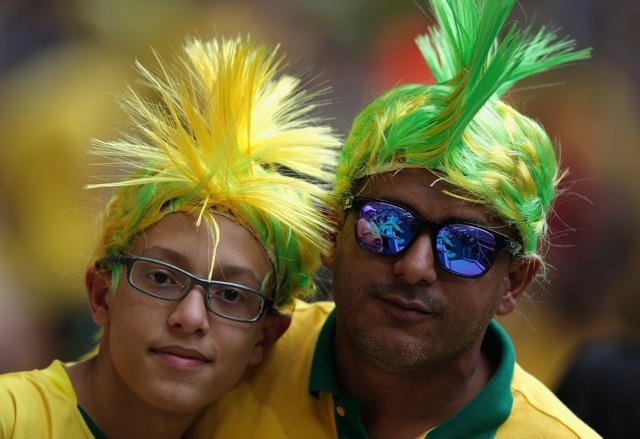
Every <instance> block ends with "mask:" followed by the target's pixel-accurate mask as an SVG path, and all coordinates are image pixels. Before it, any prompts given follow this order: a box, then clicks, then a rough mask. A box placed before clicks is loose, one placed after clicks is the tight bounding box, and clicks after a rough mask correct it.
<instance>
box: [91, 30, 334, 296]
mask: <svg viewBox="0 0 640 439" xmlns="http://www.w3.org/2000/svg"><path fill="white" fill-rule="evenodd" d="M156 58H157V61H158V67H157V69H155V70H150V69H148V68H146V67H144V66H142V65H141V64H140V63H139V62H137V63H136V67H137V70H138V71H139V73H140V74H141V76H142V78H143V81H144V83H145V85H146V86H147V87H148V88H149V89H150V91H152V92H154V93H155V94H156V95H157V96H156V97H157V98H158V99H154V100H148V99H145V98H144V97H143V96H142V95H140V94H139V93H137V92H135V91H134V90H133V89H132V88H131V87H127V89H126V90H125V91H124V92H123V93H122V94H121V95H120V102H121V104H122V106H123V108H124V109H125V111H126V112H127V113H128V115H129V119H130V121H131V122H132V124H133V127H134V129H135V132H134V133H132V134H123V135H122V136H123V137H122V139H120V140H116V141H110V142H103V141H95V142H94V147H93V149H92V152H93V153H95V154H98V155H100V156H102V157H105V158H107V159H108V160H109V161H110V163H111V164H114V165H117V166H119V167H122V166H125V167H130V168H131V167H132V170H131V172H130V174H129V175H128V176H127V177H126V178H125V179H123V180H120V181H115V182H107V183H99V184H93V185H90V186H88V187H113V188H116V190H115V191H114V193H113V195H112V197H111V199H110V201H109V202H108V204H107V208H106V210H105V213H104V220H103V230H102V235H101V241H100V243H99V245H98V247H97V249H96V251H95V254H94V257H95V258H96V259H98V258H101V257H105V256H113V255H120V254H123V253H124V252H126V251H127V250H128V249H129V248H130V246H131V245H132V243H133V240H134V239H135V237H136V236H137V235H138V234H139V233H141V232H142V231H144V230H145V229H146V228H148V227H149V226H151V225H153V224H155V223H156V222H158V221H159V220H160V219H162V218H163V217H164V216H165V215H167V214H169V213H172V212H187V213H190V212H191V213H195V214H197V215H198V222H197V224H198V225H200V223H201V222H204V225H205V226H206V227H208V229H209V230H210V232H211V233H212V235H213V236H219V233H220V229H219V228H218V226H217V224H216V221H215V217H214V214H215V213H219V214H223V215H226V216H229V217H231V218H232V219H234V220H235V221H236V222H238V223H239V224H241V225H243V226H244V227H246V228H247V229H248V230H249V231H251V232H252V233H253V234H254V235H255V236H256V238H257V239H258V240H259V241H260V242H261V243H262V244H263V245H264V247H265V249H266V251H267V253H268V255H269V257H270V259H271V261H272V263H273V265H274V273H273V277H274V278H275V299H276V306H278V307H279V308H281V309H282V308H283V307H286V306H287V305H288V304H290V303H292V299H293V298H294V297H296V296H297V295H298V294H300V293H307V294H312V292H313V287H314V282H313V277H314V274H315V271H316V270H317V268H319V265H320V260H319V259H320V258H319V256H320V254H321V253H322V252H325V251H327V250H328V245H329V244H328V242H327V240H326V239H325V237H324V234H325V233H329V232H331V230H330V227H331V226H330V224H328V222H327V221H326V220H325V217H324V213H323V212H322V209H321V206H324V205H325V204H326V202H327V197H328V191H329V190H330V188H331V186H332V185H333V174H332V171H333V168H334V166H335V162H336V159H337V149H338V147H339V144H340V142H339V139H338V138H337V137H336V135H335V134H334V132H333V130H332V129H331V128H330V127H329V126H328V125H327V124H326V123H324V122H323V120H321V119H319V118H318V117H315V116H312V115H311V114H310V112H312V111H313V110H314V109H315V108H316V106H317V105H318V102H317V99H316V98H317V97H318V96H319V95H321V94H323V93H324V92H325V91H326V88H325V89H318V88H316V89H311V90H305V89H303V88H302V87H301V80H300V79H298V78H296V77H294V76H292V75H290V74H286V73H285V72H284V70H285V67H287V65H286V64H285V61H284V57H283V56H281V55H279V48H278V47H275V48H270V47H268V46H267V45H264V44H261V43H258V42H256V41H255V40H254V39H252V38H251V37H246V38H241V37H237V38H235V39H223V38H219V39H213V40H211V41H206V42H203V41H201V40H199V39H191V40H188V41H187V42H186V43H185V45H184V46H183V49H182V51H181V52H180V53H179V54H178V55H177V56H176V57H175V63H174V64H173V65H168V64H167V63H165V62H163V61H162V60H161V59H160V58H159V57H158V56H156ZM213 260H215V248H214V250H213ZM212 264H213V262H212ZM212 269H213V265H212V266H211V270H212ZM113 270H114V283H117V282H118V280H119V278H120V276H121V270H122V269H121V268H120V267H117V266H114V267H113ZM118 270H120V271H118Z"/></svg>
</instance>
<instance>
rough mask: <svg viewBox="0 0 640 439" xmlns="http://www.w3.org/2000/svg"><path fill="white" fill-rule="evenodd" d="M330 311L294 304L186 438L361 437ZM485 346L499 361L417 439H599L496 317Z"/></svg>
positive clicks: (324, 306)
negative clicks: (474, 391) (528, 363)
mask: <svg viewBox="0 0 640 439" xmlns="http://www.w3.org/2000/svg"><path fill="white" fill-rule="evenodd" d="M332 310H333V304H332V303H328V302H325V303H316V304H306V303H303V302H298V303H297V304H296V311H295V313H294V317H293V321H292V324H291V327H290V328H289V330H288V331H287V332H286V333H285V334H284V335H283V337H282V338H281V339H280V340H279V341H278V342H277V343H276V344H275V345H274V347H273V348H272V350H271V352H269V354H268V355H267V356H266V358H265V360H264V362H263V363H262V364H261V365H258V366H256V367H254V368H252V369H250V371H249V373H248V374H247V375H246V376H245V377H244V379H243V381H242V382H241V383H240V385H239V386H238V387H237V388H236V389H234V390H232V391H231V392H229V393H227V394H226V395H225V396H223V397H222V398H221V399H220V400H218V401H217V402H216V403H214V404H213V405H212V406H210V407H209V408H207V410H206V411H205V412H204V413H203V415H201V417H200V418H199V419H198V421H197V422H196V424H195V425H194V426H193V427H192V429H191V430H190V432H189V435H188V437H193V438H216V439H220V438H222V439H226V438H243V439H247V438H269V439H279V438H293V439H297V438H300V439H316V438H317V439H327V438H338V437H339V438H349V439H356V438H366V437H367V435H366V432H365V430H364V427H363V426H362V423H361V422H360V416H359V402H358V401H355V400H352V399H350V398H348V397H346V396H345V395H343V394H342V393H341V390H340V388H339V385H338V384H337V382H338V381H337V379H336V377H335V374H334V370H333V366H332V365H333V335H334V333H335V313H334V312H332ZM325 321H326V324H325ZM484 348H486V349H488V354H489V355H492V356H494V357H495V358H496V360H497V362H498V369H497V371H496V373H495V374H494V376H493V377H492V379H491V380H490V381H489V383H487V385H486V386H485V387H484V388H483V389H482V391H481V392H480V393H478V395H476V397H475V398H474V399H473V400H472V401H471V402H470V403H469V404H467V405H466V406H465V407H463V408H462V409H461V410H460V411H459V412H458V413H456V414H455V415H454V416H453V417H451V418H450V419H448V420H447V421H446V422H444V423H443V424H441V425H439V426H438V427H436V428H434V429H432V430H430V431H429V432H425V433H424V435H423V436H422V437H425V436H426V437H427V438H428V439H432V438H433V439H436V438H458V437H460V438H465V439H466V438H489V437H490V438H498V439H507V438H508V439H511V438H514V437H531V438H536V439H540V438H549V439H558V438H585V439H586V438H599V437H600V436H599V435H598V434H597V433H595V432H594V431H593V430H592V429H591V428H589V427H588V426H587V425H586V424H585V423H584V422H582V421H581V420H580V419H578V417H576V416H575V415H574V414H573V413H572V412H571V411H570V410H569V409H568V408H566V407H565V406H564V405H563V404H562V402H560V400H559V399H558V398H556V397H555V395H554V394H553V393H552V392H551V391H550V390H549V389H548V388H546V387H545V386H544V385H543V384H542V383H540V382H539V381H538V380H537V379H535V378H534V377H532V376H531V375H529V374H528V373H527V372H525V371H524V370H523V369H522V368H521V367H520V366H518V364H516V363H515V356H514V352H513V345H512V344H511V341H510V339H509V337H508V336H507V334H506V333H505V332H504V330H502V328H500V326H499V325H498V324H497V323H495V322H492V323H491V325H490V327H489V329H488V330H487V336H486V338H485V346H484ZM416 391H423V392H427V391H428V389H416Z"/></svg>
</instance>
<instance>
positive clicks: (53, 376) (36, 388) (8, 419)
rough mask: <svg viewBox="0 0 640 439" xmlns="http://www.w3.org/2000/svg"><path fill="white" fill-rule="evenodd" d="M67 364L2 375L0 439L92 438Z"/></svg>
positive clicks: (55, 363)
mask: <svg viewBox="0 0 640 439" xmlns="http://www.w3.org/2000/svg"><path fill="white" fill-rule="evenodd" d="M93 437H94V436H93V434H92V433H91V430H90V429H89V427H88V426H87V424H86V423H85V421H84V418H83V417H82V413H81V412H80V410H79V409H78V400H77V398H76V393H75V391H74V390H73V387H72V385H71V381H70V380H69V376H68V375H67V372H66V371H65V369H64V365H63V364H62V363H61V362H60V361H58V360H56V361H54V362H53V363H51V365H50V366H49V367H47V368H46V369H43V370H32V371H29V372H15V373H8V374H4V375H0V438H3V439H9V438H17V439H31V438H38V439H46V438H60V439H62V438H64V439H66V438H74V439H76V438H93Z"/></svg>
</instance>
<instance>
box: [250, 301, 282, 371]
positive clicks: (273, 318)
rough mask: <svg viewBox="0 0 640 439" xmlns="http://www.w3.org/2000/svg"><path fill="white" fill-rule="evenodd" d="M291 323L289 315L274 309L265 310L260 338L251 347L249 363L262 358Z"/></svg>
mask: <svg viewBox="0 0 640 439" xmlns="http://www.w3.org/2000/svg"><path fill="white" fill-rule="evenodd" d="M290 325H291V316H290V315H287V314H281V313H279V312H277V311H275V310H272V311H269V312H267V316H266V317H265V322H264V326H263V327H262V340H260V341H259V342H258V343H257V344H256V345H255V347H254V349H253V354H252V356H251V359H250V361H249V364H258V363H260V362H261V361H262V359H263V358H264V354H265V353H266V352H267V351H268V350H269V349H270V348H271V346H273V345H274V344H275V342H276V341H278V339H279V338H280V337H282V334H284V333H285V332H286V331H287V329H289V326H290Z"/></svg>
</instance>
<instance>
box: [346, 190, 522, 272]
mask: <svg viewBox="0 0 640 439" xmlns="http://www.w3.org/2000/svg"><path fill="white" fill-rule="evenodd" d="M369 202H378V203H384V204H389V205H391V206H395V207H398V208H400V209H403V210H405V211H407V212H409V213H410V214H411V215H413V217H414V219H415V221H416V224H417V226H418V227H417V230H416V232H415V233H414V235H413V237H412V238H411V240H410V241H409V242H408V243H407V245H406V246H405V247H404V248H403V249H402V250H400V251H398V252H397V253H394V254H384V253H377V252H375V251H374V250H372V249H371V248H368V247H366V246H365V245H364V244H362V243H361V242H360V240H359V239H358V215H357V212H359V211H360V209H361V208H362V205H363V204H365V203H369ZM342 208H343V210H349V209H351V208H353V209H354V215H353V217H354V221H353V237H354V239H355V241H356V243H357V244H358V246H359V247H360V248H362V249H363V250H365V251H368V252H369V253H373V254H374V255H380V256H398V255H401V254H403V253H404V252H406V251H407V249H408V248H409V247H411V245H412V244H413V243H414V241H415V240H416V239H417V238H418V236H419V235H421V234H422V233H424V232H425V231H429V232H431V233H432V236H433V237H436V236H438V233H439V232H440V230H442V229H443V228H444V227H446V226H450V225H452V224H461V225H465V226H472V227H475V228H477V229H480V230H482V231H485V232H487V233H489V234H491V235H492V236H493V237H494V238H495V240H496V250H495V252H494V255H493V258H492V259H491V260H489V259H487V262H488V263H489V264H488V267H487V269H486V270H484V271H482V272H480V273H478V274H474V275H464V274H460V273H456V272H455V271H453V270H451V269H450V268H447V267H446V266H445V265H444V264H443V263H442V262H441V261H440V258H438V257H436V258H435V259H436V260H437V261H438V266H439V267H440V268H442V269H443V270H444V271H446V272H448V273H451V274H454V275H456V276H460V277H465V278H471V279H472V278H478V277H482V276H484V275H485V274H487V272H488V271H489V270H490V269H491V267H493V263H494V262H495V260H496V258H497V257H498V253H499V252H500V250H502V249H504V250H506V251H508V252H509V253H510V254H511V256H512V257H516V256H517V255H518V254H520V251H521V249H522V245H521V244H520V243H518V242H517V241H516V240H514V239H512V238H510V237H508V236H507V235H504V234H502V233H500V232H496V231H495V230H491V229H488V228H486V227H483V226H479V225H478V224H473V223H470V222H466V221H459V220H450V221H445V222H438V221H433V220H430V219H427V218H423V217H421V216H420V215H418V214H417V213H416V212H415V211H414V210H413V209H411V208H410V207H408V206H405V205H404V204H401V203H398V202H396V201H391V200H385V199H382V198H368V197H359V196H353V197H348V198H346V199H345V201H344V203H343V205H342ZM431 242H432V245H433V254H434V255H436V254H437V248H436V240H435V239H432V240H431Z"/></svg>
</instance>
